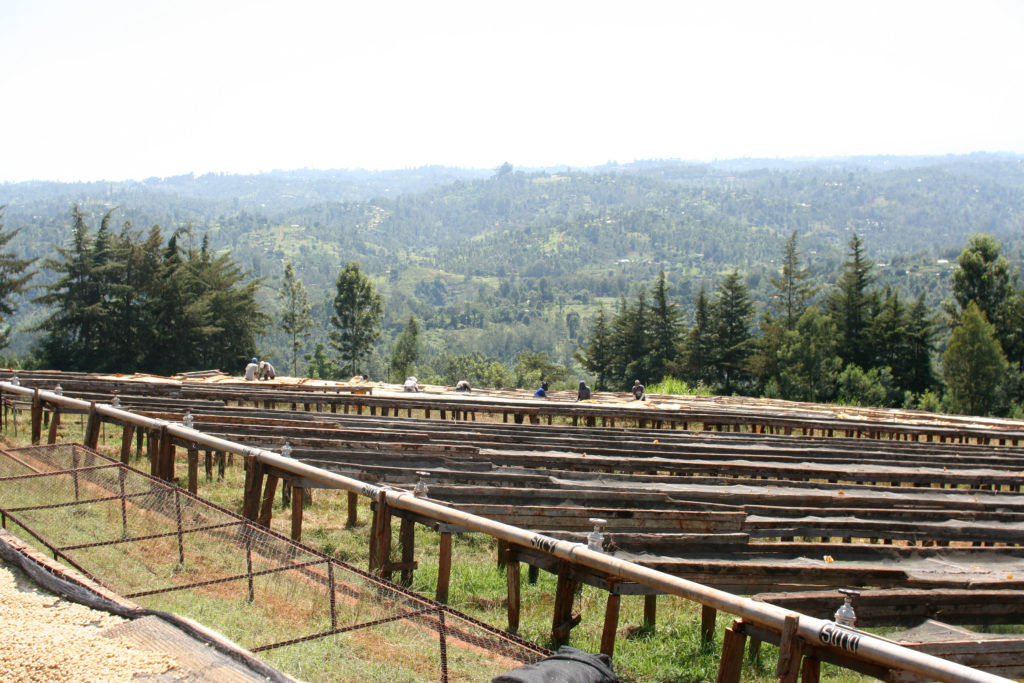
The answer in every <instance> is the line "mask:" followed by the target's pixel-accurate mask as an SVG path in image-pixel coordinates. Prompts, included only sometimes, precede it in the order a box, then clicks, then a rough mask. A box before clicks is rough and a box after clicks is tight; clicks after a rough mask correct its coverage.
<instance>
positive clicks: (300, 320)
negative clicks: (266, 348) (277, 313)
mask: <svg viewBox="0 0 1024 683" xmlns="http://www.w3.org/2000/svg"><path fill="white" fill-rule="evenodd" d="M278 296H279V297H280V298H281V322H280V323H278V326H279V327H280V328H281V330H282V331H283V332H284V333H285V334H287V335H288V338H289V340H290V341H289V346H290V347H291V352H292V367H291V372H292V375H294V376H296V377H298V376H299V350H300V349H301V348H303V347H304V346H305V342H306V340H307V339H309V336H310V330H311V329H312V327H313V317H312V316H311V315H310V311H311V310H312V309H311V307H310V305H309V295H308V294H307V293H306V287H305V285H303V284H302V280H300V279H298V278H297V277H296V276H295V268H294V266H292V262H291V261H289V262H288V263H286V264H285V266H284V277H283V278H282V279H281V290H280V291H279V292H278Z"/></svg>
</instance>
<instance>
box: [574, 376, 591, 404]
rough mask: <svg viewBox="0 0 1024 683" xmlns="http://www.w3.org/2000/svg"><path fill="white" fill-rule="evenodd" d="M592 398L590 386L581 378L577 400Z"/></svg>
mask: <svg viewBox="0 0 1024 683" xmlns="http://www.w3.org/2000/svg"><path fill="white" fill-rule="evenodd" d="M589 398H590V387H588V386H587V383H586V382H584V381H583V380H580V388H579V389H577V390H576V400H577V401H586V400H587V399H589Z"/></svg>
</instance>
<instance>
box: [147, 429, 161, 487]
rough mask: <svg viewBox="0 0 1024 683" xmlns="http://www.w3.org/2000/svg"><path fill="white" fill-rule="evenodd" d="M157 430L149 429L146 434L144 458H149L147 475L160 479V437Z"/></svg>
mask: <svg viewBox="0 0 1024 683" xmlns="http://www.w3.org/2000/svg"><path fill="white" fill-rule="evenodd" d="M159 434H160V432H159V430H157V429H150V430H149V431H148V432H146V456H147V457H148V458H149V473H150V475H151V476H154V477H157V478H159V477H160V437H159Z"/></svg>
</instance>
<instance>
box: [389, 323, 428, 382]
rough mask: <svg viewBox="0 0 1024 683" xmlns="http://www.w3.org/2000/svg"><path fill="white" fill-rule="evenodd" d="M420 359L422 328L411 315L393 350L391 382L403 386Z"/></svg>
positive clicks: (390, 368) (390, 372) (390, 369)
mask: <svg viewBox="0 0 1024 683" xmlns="http://www.w3.org/2000/svg"><path fill="white" fill-rule="evenodd" d="M419 357H420V328H419V325H417V324H416V318H415V317H414V316H411V315H410V316H409V321H408V322H407V323H406V324H405V329H404V330H402V332H401V333H400V334H399V335H398V338H397V339H395V345H394V347H393V348H392V349H391V362H390V364H389V374H390V380H391V381H392V382H394V383H395V384H401V383H402V382H403V381H404V380H405V378H406V377H408V376H409V375H411V374H413V369H414V367H415V365H416V361H418V360H419Z"/></svg>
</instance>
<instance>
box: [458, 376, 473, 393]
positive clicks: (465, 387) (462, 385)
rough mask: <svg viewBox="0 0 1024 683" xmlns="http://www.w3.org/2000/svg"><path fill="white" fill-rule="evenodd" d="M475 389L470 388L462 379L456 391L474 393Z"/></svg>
mask: <svg viewBox="0 0 1024 683" xmlns="http://www.w3.org/2000/svg"><path fill="white" fill-rule="evenodd" d="M472 390H473V387H471V386H469V382H467V381H466V380H464V379H460V380H459V382H458V384H456V385H455V391H472Z"/></svg>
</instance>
